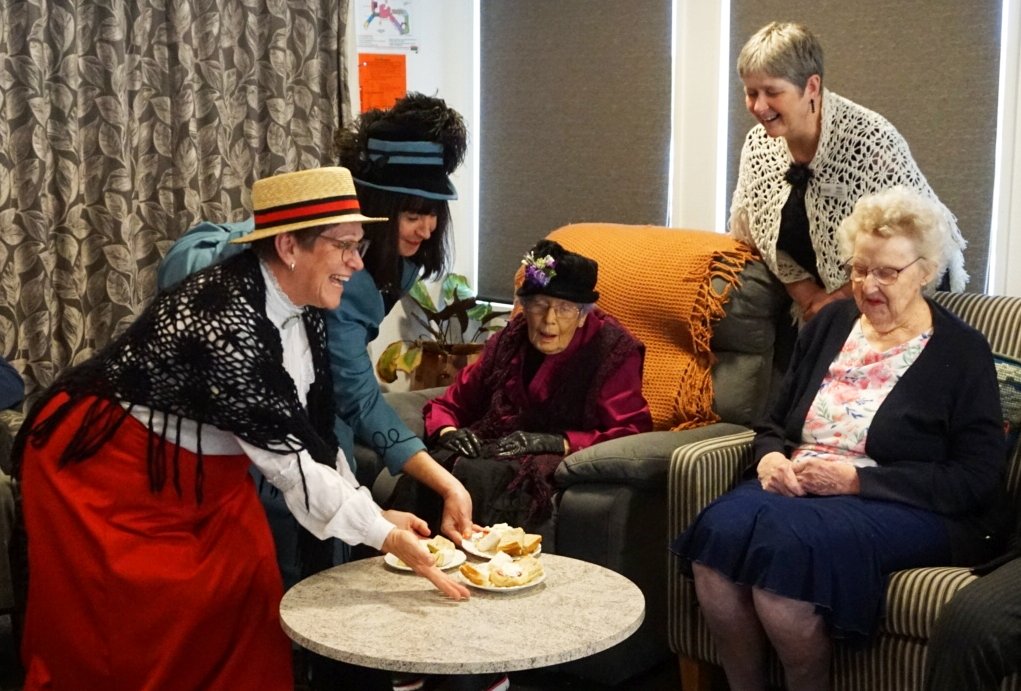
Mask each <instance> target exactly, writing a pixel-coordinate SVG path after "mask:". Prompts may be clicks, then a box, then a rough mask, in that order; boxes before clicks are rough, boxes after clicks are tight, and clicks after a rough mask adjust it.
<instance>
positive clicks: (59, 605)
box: [14, 168, 467, 689]
mask: <svg viewBox="0 0 1021 691" xmlns="http://www.w3.org/2000/svg"><path fill="white" fill-rule="evenodd" d="M252 203H253V207H254V210H255V225H254V230H253V232H251V233H249V234H248V235H246V236H245V237H242V238H240V240H239V241H240V242H243V243H250V249H249V250H248V251H244V252H241V253H240V254H237V255H235V256H233V257H231V258H230V259H227V260H225V261H223V262H221V263H219V264H217V265H216V266H213V267H210V268H208V269H206V270H204V271H200V272H198V273H195V274H193V275H192V276H190V277H188V278H187V279H185V280H184V281H183V282H182V283H181V284H180V285H178V286H177V287H176V288H175V289H173V290H171V291H169V292H166V293H163V294H161V295H159V296H157V298H156V299H155V300H154V301H153V303H152V304H151V305H150V306H149V308H148V309H146V310H145V311H144V312H143V313H142V314H141V315H140V316H139V318H138V320H137V321H136V322H135V323H134V324H133V325H132V326H131V327H130V328H129V329H128V330H127V331H125V332H124V334H123V335H121V336H120V337H119V338H117V339H116V340H115V341H114V342H112V343H111V344H110V345H108V346H107V347H106V348H104V349H103V350H102V351H100V352H99V353H97V354H96V355H95V356H93V357H92V358H91V359H89V360H88V361H86V362H84V363H82V364H80V365H78V366H76V367H73V368H71V369H69V370H67V371H66V372H65V373H64V374H63V375H61V377H60V378H59V379H58V380H57V381H56V382H55V383H54V384H53V385H52V386H51V387H50V388H49V390H48V391H47V392H46V393H45V394H44V395H43V396H42V398H41V399H40V400H39V401H38V402H37V403H36V404H35V405H34V406H33V408H32V410H31V411H30V412H29V414H28V417H27V418H26V421H25V424H24V426H23V427H22V430H21V432H20V434H19V436H18V438H17V440H16V443H15V450H14V459H15V463H16V473H17V474H18V476H19V477H20V481H21V489H22V495H23V507H24V520H25V528H26V532H27V536H28V561H29V587H28V592H29V597H28V604H27V612H26V616H25V628H24V637H23V647H22V656H23V660H24V663H25V666H26V685H25V688H26V689H35V688H44V687H45V688H51V687H52V688H75V689H110V688H125V689H128V688H131V689H135V688H159V689H170V688H182V689H184V688H188V689H196V688H223V689H246V688H253V689H254V688H258V689H289V688H291V687H292V685H293V679H292V671H291V670H292V666H291V648H290V644H289V642H288V640H287V639H286V637H285V636H284V634H283V632H282V631H281V629H280V624H279V615H278V611H277V607H278V604H279V601H280V597H281V595H282V583H281V578H280V573H279V571H278V569H277V567H276V564H275V560H274V547H273V541H272V537H271V535H270V532H269V529H268V527H267V523H266V517H265V514H264V512H263V510H262V508H261V507H260V506H259V500H258V497H257V495H256V492H255V491H254V487H253V484H252V480H251V479H250V477H249V474H248V466H249V464H250V463H254V464H255V465H256V466H257V467H258V468H259V469H260V471H261V472H262V474H263V476H264V477H265V478H266V479H267V480H268V481H269V482H270V483H271V484H273V485H274V486H275V487H276V488H277V489H278V490H279V491H280V493H281V494H282V495H283V497H284V499H285V501H286V504H287V506H288V508H289V509H290V511H291V512H292V513H293V515H294V517H295V518H296V519H297V520H298V522H299V523H301V524H302V525H303V526H304V527H305V528H306V529H307V530H308V531H310V532H311V533H312V534H314V535H315V536H317V537H319V538H327V537H337V538H340V539H342V540H344V541H346V542H349V543H365V544H368V545H371V546H372V547H375V548H377V549H382V550H383V551H386V552H392V553H394V554H395V555H396V556H397V557H399V558H400V559H402V560H403V561H404V562H406V563H408V564H409V565H411V566H412V568H414V570H415V571H416V572H418V573H420V574H422V575H424V576H426V577H428V578H429V579H430V580H431V581H432V582H433V583H435V584H436V586H437V587H438V588H439V589H440V590H441V591H442V592H443V593H445V594H446V595H448V596H450V597H453V598H455V599H460V598H461V597H466V596H467V590H466V589H465V588H464V586H462V585H459V584H456V583H454V582H453V581H452V580H450V579H449V578H447V577H446V576H445V575H444V574H443V573H442V572H440V571H439V570H438V569H436V568H435V567H434V566H433V565H432V564H431V563H427V562H430V560H429V559H428V557H426V556H425V555H424V554H423V552H422V551H421V550H420V548H419V546H418V535H417V534H416V533H422V532H423V531H426V530H427V528H426V526H425V523H424V522H423V521H421V520H420V519H418V518H416V517H415V516H412V515H411V514H406V513H400V512H384V511H382V510H381V509H380V508H379V507H377V506H376V505H375V504H374V503H373V502H372V500H371V498H370V496H369V494H368V492H367V491H366V490H365V489H364V488H359V487H358V484H357V482H356V480H355V478H354V476H353V475H352V474H351V473H350V471H349V469H348V467H347V463H346V462H344V458H343V456H342V455H341V454H339V453H338V448H337V441H336V438H335V436H334V432H333V396H332V385H331V381H330V367H329V355H328V352H327V350H326V327H325V323H324V319H323V311H324V310H332V309H336V308H337V306H338V305H339V303H340V301H341V297H342V294H343V293H344V291H345V286H346V284H347V282H348V280H349V279H350V277H351V275H352V274H354V273H355V272H356V271H358V270H360V269H361V268H362V259H361V255H362V253H363V252H364V249H365V244H364V240H363V230H362V225H361V224H362V223H363V222H368V221H375V220H380V219H378V218H370V217H367V216H364V215H362V213H361V210H360V208H359V204H358V199H357V197H356V195H355V189H354V185H353V183H352V180H351V176H350V173H349V172H348V171H347V170H346V169H344V168H321V169H316V170H308V171H302V172H297V173H285V174H281V175H277V176H274V177H270V178H265V179H263V180H259V181H257V182H256V183H255V185H254V187H253V189H252ZM310 558H314V557H310Z"/></svg>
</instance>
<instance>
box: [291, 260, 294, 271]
mask: <svg viewBox="0 0 1021 691" xmlns="http://www.w3.org/2000/svg"><path fill="white" fill-rule="evenodd" d="M291 272H292V273H293V272H294V262H291Z"/></svg>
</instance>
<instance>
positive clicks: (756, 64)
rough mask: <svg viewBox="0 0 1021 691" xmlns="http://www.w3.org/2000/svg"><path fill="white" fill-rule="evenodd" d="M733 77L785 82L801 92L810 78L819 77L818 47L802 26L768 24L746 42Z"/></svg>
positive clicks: (821, 69) (821, 61)
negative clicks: (782, 80) (765, 78)
mask: <svg viewBox="0 0 1021 691" xmlns="http://www.w3.org/2000/svg"><path fill="white" fill-rule="evenodd" d="M737 74H738V76H740V77H741V78H742V79H744V78H745V77H747V76H750V75H753V74H764V75H767V76H769V77H777V78H779V79H786V80H787V81H789V82H790V83H791V84H793V85H794V86H796V87H798V88H799V89H801V90H802V91H804V89H805V86H806V85H807V84H808V79H809V77H811V76H812V75H813V74H817V75H819V79H820V80H821V79H822V76H823V59H822V45H821V44H820V43H819V39H817V38H816V37H815V34H813V33H812V32H811V31H809V30H808V28H807V27H806V26H804V25H803V24H795V23H793V22H770V23H769V24H766V26H764V27H762V28H761V29H759V30H758V31H756V32H755V34H754V35H753V36H752V37H751V38H749V39H748V42H747V43H745V44H744V47H743V48H742V49H741V53H740V54H739V55H738V56H737Z"/></svg>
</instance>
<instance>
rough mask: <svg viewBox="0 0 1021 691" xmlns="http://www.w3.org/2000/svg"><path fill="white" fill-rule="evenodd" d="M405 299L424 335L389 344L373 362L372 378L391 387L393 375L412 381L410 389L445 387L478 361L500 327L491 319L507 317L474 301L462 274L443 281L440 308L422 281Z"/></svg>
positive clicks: (475, 299) (411, 315) (505, 312)
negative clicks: (409, 378)
mask: <svg viewBox="0 0 1021 691" xmlns="http://www.w3.org/2000/svg"><path fill="white" fill-rule="evenodd" d="M408 297H409V298H411V302H412V303H413V304H414V306H415V307H416V308H417V311H410V310H409V312H408V314H409V316H410V317H411V318H412V319H414V320H415V321H416V322H418V323H419V324H420V325H421V326H422V327H423V328H424V329H425V331H426V333H425V334H424V335H423V336H422V337H420V338H417V339H415V340H411V341H407V340H401V341H395V342H393V343H391V344H390V345H388V346H387V347H386V349H385V350H384V351H383V352H382V353H381V354H380V356H379V358H378V359H377V360H376V373H377V374H378V375H379V378H380V379H382V380H383V381H385V382H388V383H392V382H394V381H395V380H396V379H397V373H398V372H405V373H407V374H408V375H410V376H411V385H410V387H411V389H413V390H417V389H426V388H430V387H433V386H446V385H448V384H450V383H451V382H452V381H453V380H454V377H455V376H457V373H458V371H460V370H461V369H462V368H463V367H464V366H465V365H467V364H469V363H470V362H473V361H474V360H476V359H478V356H479V354H480V353H481V352H482V345H483V341H485V339H486V338H487V337H488V336H489V334H491V333H492V332H494V331H498V330H499V329H501V328H503V323H499V324H494V320H496V319H500V318H502V317H506V316H507V315H508V314H510V312H509V311H506V310H495V309H493V306H492V305H491V304H489V303H487V302H479V301H478V300H477V298H476V296H475V292H474V291H473V290H472V289H471V286H470V285H469V284H468V279H467V278H466V277H464V276H462V275H461V274H447V276H446V277H445V278H444V279H443V282H442V284H441V285H440V296H439V297H440V304H441V307H437V306H436V304H435V303H434V302H433V299H432V296H431V295H430V294H429V291H428V289H427V288H426V285H425V283H424V282H422V281H418V282H416V283H415V285H413V286H412V287H411V290H410V291H408ZM406 304H407V303H406Z"/></svg>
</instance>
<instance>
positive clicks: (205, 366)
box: [13, 251, 337, 508]
mask: <svg viewBox="0 0 1021 691" xmlns="http://www.w3.org/2000/svg"><path fill="white" fill-rule="evenodd" d="M302 318H303V320H304V322H305V329H306V332H307V334H308V340H309V345H310V346H311V351H312V360H313V366H314V369H315V382H314V383H313V384H312V387H311V389H310V390H309V393H308V409H307V410H306V409H305V408H304V407H302V405H301V402H300V400H299V399H298V393H297V390H296V389H295V386H294V381H293V380H292V379H291V377H290V375H288V374H287V371H286V370H285V369H284V366H283V347H282V345H281V342H280V335H279V332H278V331H277V328H276V327H275V326H274V325H273V323H272V322H271V321H270V320H269V318H268V317H267V316H266V285H265V281H264V279H263V276H262V272H261V271H260V269H259V260H258V258H257V257H256V256H255V255H254V254H253V253H252V252H250V251H247V252H242V253H240V254H239V255H236V256H234V257H232V258H230V259H227V260H225V261H224V262H222V263H220V264H217V265H214V266H211V267H209V268H207V269H205V270H203V271H200V272H198V273H195V274H193V275H191V276H189V277H188V278H186V279H185V280H184V281H183V282H182V283H181V284H180V285H178V286H177V287H176V288H174V289H173V290H172V291H170V292H167V293H163V294H161V295H159V296H157V297H156V298H155V299H154V300H153V302H152V304H151V305H150V306H149V307H148V308H147V309H146V310H145V311H144V312H143V313H142V314H141V315H140V316H139V317H138V319H137V320H136V321H135V322H134V323H133V324H132V325H131V326H130V327H129V328H128V329H127V330H126V331H125V332H124V333H123V334H122V335H121V336H120V337H119V338H117V339H116V340H115V341H113V342H112V343H110V344H109V345H107V346H106V347H105V348H103V349H102V350H101V351H100V352H99V353H97V354H96V355H94V356H93V357H92V358H90V359H89V360H87V361H85V362H83V363H82V364H80V365H77V366H75V367H73V368H71V369H68V370H66V371H65V372H64V373H63V374H62V375H61V376H60V377H59V378H58V379H57V381H56V382H54V384H53V385H52V386H51V387H50V388H49V389H48V390H47V391H46V392H45V393H44V394H43V395H42V396H41V397H40V399H39V400H38V401H36V403H35V405H33V406H32V409H31V411H30V412H29V414H28V416H27V418H26V420H25V423H24V424H23V425H22V428H21V433H20V434H19V435H18V439H17V440H16V442H15V448H14V452H13V456H14V461H15V464H16V465H15V472H16V473H18V474H19V475H20V466H21V457H22V452H23V450H24V445H25V444H26V443H28V444H33V445H34V446H35V447H37V448H38V447H40V446H42V445H43V444H44V443H45V441H46V440H47V439H48V438H49V437H50V435H51V434H52V432H53V430H54V429H55V428H56V427H57V426H58V425H60V424H61V423H62V421H63V420H65V419H66V417H67V415H68V414H69V413H70V412H71V411H72V410H73V409H75V407H77V406H79V405H83V404H85V401H86V400H88V403H87V405H88V406H89V407H88V410H87V411H86V412H85V415H84V423H83V424H82V425H81V426H80V428H79V429H78V430H77V432H76V434H75V435H74V437H73V438H72V440H71V442H70V443H69V444H68V446H67V447H66V448H65V449H64V451H63V453H62V454H61V456H60V458H59V462H60V464H61V465H64V464H67V463H77V462H81V461H84V460H86V459H88V458H89V457H91V456H93V455H95V454H96V452H97V451H98V450H99V449H100V448H101V447H102V446H103V444H104V443H105V442H106V441H108V440H109V439H110V437H111V436H112V435H113V434H115V433H116V432H117V429H118V428H119V426H120V425H121V423H122V422H124V420H125V418H126V417H127V416H128V414H129V413H130V411H131V409H132V408H133V407H134V406H136V405H138V406H147V407H148V408H149V409H150V410H154V411H159V412H162V413H167V414H172V415H177V416H179V417H180V418H188V419H191V420H195V421H197V422H198V423H199V435H198V436H199V449H198V454H197V455H198V468H197V473H196V480H195V484H196V487H195V491H196V496H197V497H198V501H200V502H201V500H202V449H201V438H202V434H201V432H202V425H204V424H208V425H214V426H215V427H218V428H220V429H222V430H226V431H228V432H231V433H233V434H235V435H236V436H237V437H239V438H241V439H244V440H245V441H246V442H248V443H250V444H252V445H254V446H258V447H260V448H264V449H281V448H283V449H286V450H287V451H289V452H293V453H297V452H298V451H301V450H303V449H307V450H308V451H309V453H310V454H311V455H312V457H313V458H314V459H315V460H316V461H318V462H319V463H324V464H327V465H331V466H332V465H334V463H335V461H336V455H337V440H336V437H335V436H334V433H333V415H334V404H333V385H332V380H331V375H330V367H329V355H328V352H327V350H326V326H325V322H324V320H323V315H322V312H321V310H319V309H316V308H306V309H305V310H304V312H303V314H302ZM61 393H63V394H67V396H68V397H69V398H68V400H66V401H64V402H63V403H61V404H60V405H59V406H58V407H57V408H56V409H55V410H53V411H52V412H51V413H50V414H49V415H47V416H46V418H45V419H43V420H37V419H36V418H37V417H38V416H39V413H40V411H42V409H43V408H44V407H45V406H46V404H47V403H48V402H49V401H51V400H52V399H53V398H54V397H56V396H57V395H58V394H61ZM90 397H95V398H90ZM121 403H126V404H128V407H127V409H125V408H124V406H122V405H121ZM166 427H168V426H164V430H163V434H162V437H157V436H156V435H155V434H153V435H152V441H151V443H150V445H149V449H148V454H147V459H146V460H147V463H148V473H149V483H150V488H151V489H152V491H154V492H158V491H160V490H161V489H162V488H163V486H164V485H165V483H166V480H167V471H168V459H167V458H166V457H165V456H166V454H165V453H164V452H163V451H162V449H163V448H164V446H163V444H162V443H159V442H161V441H162V440H164V439H165V438H166V435H167V429H166ZM149 429H150V431H152V430H153V420H152V416H150V419H149ZM177 434H178V435H179V434H180V427H178V429H177ZM173 448H175V452H174V453H173V458H172V459H169V463H170V470H171V472H172V479H173V482H174V485H175V487H176V489H177V492H178V494H180V492H181V488H180V486H179V485H178V484H177V477H178V473H177V462H178V457H177V452H176V449H177V447H176V446H175V447H173ZM301 481H302V487H303V488H304V490H305V503H306V508H307V507H308V487H307V485H306V484H305V476H304V472H302V474H301Z"/></svg>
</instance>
